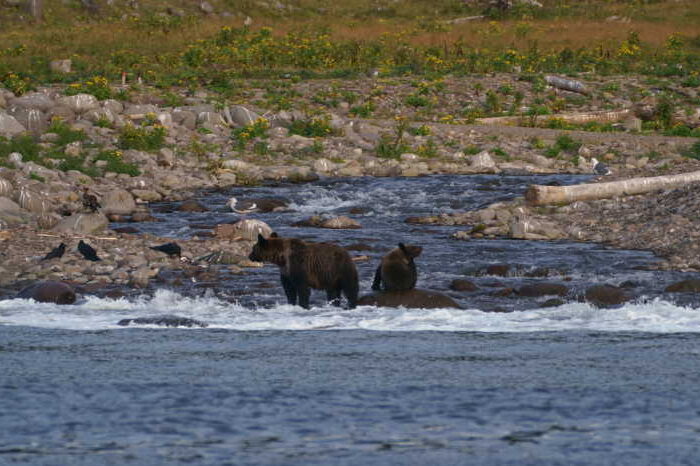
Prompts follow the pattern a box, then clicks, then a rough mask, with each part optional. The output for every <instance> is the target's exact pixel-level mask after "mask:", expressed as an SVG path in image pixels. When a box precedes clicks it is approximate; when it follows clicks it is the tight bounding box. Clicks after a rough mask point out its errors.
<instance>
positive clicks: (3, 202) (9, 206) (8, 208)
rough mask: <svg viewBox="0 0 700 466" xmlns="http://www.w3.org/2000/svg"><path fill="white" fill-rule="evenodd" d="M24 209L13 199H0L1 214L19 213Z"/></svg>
mask: <svg viewBox="0 0 700 466" xmlns="http://www.w3.org/2000/svg"><path fill="white" fill-rule="evenodd" d="M20 210H22V208H21V207H20V206H19V205H18V204H17V203H16V202H14V201H13V200H12V199H8V198H6V197H0V212H19V211H20Z"/></svg>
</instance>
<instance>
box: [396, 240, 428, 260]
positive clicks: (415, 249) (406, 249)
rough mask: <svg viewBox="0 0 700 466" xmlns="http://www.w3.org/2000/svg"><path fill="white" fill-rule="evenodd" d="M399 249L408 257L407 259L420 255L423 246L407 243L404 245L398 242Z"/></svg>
mask: <svg viewBox="0 0 700 466" xmlns="http://www.w3.org/2000/svg"><path fill="white" fill-rule="evenodd" d="M399 249H401V251H402V252H403V253H404V254H405V255H406V257H408V258H409V259H413V258H415V257H418V256H420V253H421V252H423V247H422V246H416V245H414V244H409V245H408V246H406V245H405V244H403V243H399Z"/></svg>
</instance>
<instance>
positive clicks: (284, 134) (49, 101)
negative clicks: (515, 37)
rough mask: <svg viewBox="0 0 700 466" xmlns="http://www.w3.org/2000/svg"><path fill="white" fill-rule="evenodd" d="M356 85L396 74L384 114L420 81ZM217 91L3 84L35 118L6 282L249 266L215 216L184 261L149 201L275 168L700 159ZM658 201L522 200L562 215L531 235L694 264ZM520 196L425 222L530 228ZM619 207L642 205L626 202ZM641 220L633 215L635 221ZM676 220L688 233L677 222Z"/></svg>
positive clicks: (343, 172)
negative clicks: (103, 96) (549, 203)
mask: <svg viewBox="0 0 700 466" xmlns="http://www.w3.org/2000/svg"><path fill="white" fill-rule="evenodd" d="M504 79H507V77H503V76H501V77H499V78H498V79H494V80H492V82H491V85H493V86H497V85H500V86H502V85H503V81H504ZM346 85H350V86H351V87H353V89H355V91H356V92H360V91H363V92H364V91H367V92H372V89H375V90H376V88H377V87H378V86H380V87H382V88H383V90H382V95H383V96H386V97H385V98H383V99H378V100H380V101H381V102H382V104H381V105H380V108H382V109H383V110H382V111H380V112H378V113H383V114H387V115H388V114H389V113H390V110H389V105H390V103H391V102H392V98H391V96H392V93H396V94H401V93H403V94H406V92H407V90H410V89H411V87H412V84H410V82H408V81H403V82H402V81H400V80H392V82H377V81H375V80H363V81H359V82H355V83H352V84H346ZM472 85H473V84H472ZM589 85H591V86H592V87H593V88H595V86H596V84H595V83H590V84H589ZM599 85H600V86H602V83H601V84H599ZM323 86H327V87H323ZM334 86H337V84H333V83H326V84H324V83H313V84H311V85H305V84H304V83H302V84H300V85H299V87H298V88H297V89H301V90H303V92H302V95H303V96H304V98H308V97H309V95H310V94H309V93H316V95H318V94H319V93H320V92H322V91H323V90H324V89H327V88H335V89H336V94H337V95H342V93H341V92H340V91H338V90H337V87H334ZM464 89H465V87H464V85H462V87H459V83H457V81H456V80H454V81H449V82H448V83H447V91H445V95H446V96H448V97H449V96H450V95H451V96H452V97H455V98H457V97H459V96H462V97H463V98H469V97H471V98H474V96H473V95H466V94H464V92H466V91H465V90H464ZM523 89H524V90H526V89H525V87H523ZM460 92H461V93H460ZM565 94H567V93H565ZM568 94H570V93H568ZM256 95H258V94H257V93H255V92H252V96H256ZM214 97H215V96H212V95H208V94H207V93H203V92H202V93H198V94H195V95H189V96H187V95H183V96H182V97H181V99H180V101H179V103H180V105H169V102H167V101H166V100H164V99H163V97H161V96H158V95H157V94H155V93H153V92H151V91H147V90H142V91H140V92H132V93H130V94H129V98H128V100H125V101H117V100H110V99H107V100H103V101H100V100H97V99H96V98H95V97H94V96H92V95H89V94H77V95H73V96H66V95H65V94H64V93H63V90H62V89H59V88H45V89H40V90H38V91H37V92H34V93H29V94H25V95H23V96H14V95H13V94H11V93H10V92H9V91H2V92H1V98H0V114H1V115H2V127H0V130H2V134H3V135H4V136H5V137H7V138H9V139H8V141H13V142H15V141H22V139H21V138H22V134H27V132H28V134H30V135H31V140H30V139H27V140H24V141H25V142H24V146H22V145H21V144H17V145H16V146H13V147H16V148H17V149H18V150H17V151H14V152H12V153H9V154H6V156H5V158H4V161H3V165H4V166H3V167H1V168H0V196H2V204H1V205H0V223H1V224H2V231H0V256H1V257H2V265H1V266H0V286H2V287H3V290H4V293H5V294H11V293H13V292H14V291H16V290H17V289H18V288H19V287H20V286H21V285H22V284H26V283H28V282H32V281H35V280H42V279H60V280H69V281H72V282H74V283H76V284H79V285H82V286H87V287H88V288H87V289H100V288H102V289H108V288H109V287H110V286H112V285H115V286H127V287H133V288H135V289H138V288H143V287H145V286H147V284H148V283H149V281H150V280H158V277H159V276H161V272H162V271H164V270H177V271H180V272H181V273H182V274H184V276H185V277H189V278H191V276H192V274H197V273H202V270H203V269H205V268H206V267H207V264H206V261H200V262H199V263H198V262H197V259H199V258H203V257H205V256H207V255H208V254H210V253H212V252H218V251H227V252H228V253H229V255H228V258H227V262H226V265H227V266H228V267H229V268H230V270H229V272H230V273H240V269H239V268H240V267H247V266H250V265H252V264H249V263H248V261H247V259H246V256H247V251H248V250H249V249H250V246H251V243H250V241H249V240H246V239H245V238H242V237H240V235H235V234H232V232H231V230H230V229H227V228H226V227H221V228H219V229H218V230H216V229H213V228H211V229H209V230H208V231H207V233H202V235H201V236H199V237H196V238H193V239H189V240H184V241H182V244H181V245H182V247H183V250H184V251H186V252H185V258H184V260H180V259H171V258H169V257H168V256H166V255H165V254H162V253H160V252H157V251H153V250H151V249H149V248H150V247H152V246H156V245H158V244H162V243H164V242H167V241H168V240H169V238H167V237H157V236H149V235H143V234H141V232H140V229H139V224H140V223H142V222H152V221H154V220H156V219H155V218H154V217H153V215H151V212H150V209H149V203H153V202H158V201H172V202H173V203H174V204H173V209H182V210H183V211H187V210H188V209H191V208H194V209H197V208H198V207H197V205H196V203H195V204H194V205H193V204H192V203H191V202H187V201H188V200H191V198H192V197H193V196H194V194H195V193H197V192H200V191H201V190H215V191H216V190H220V191H221V190H224V191H225V190H227V189H230V188H232V187H240V186H255V185H258V184H260V183H264V182H291V183H305V182H309V181H313V180H318V179H319V178H325V177H358V176H373V177H385V176H404V177H415V176H424V175H436V174H464V175H468V174H504V175H526V174H544V173H573V174H587V173H591V169H592V166H591V163H592V159H593V158H594V157H595V158H598V159H599V160H604V161H605V162H606V163H607V164H608V165H609V166H610V167H611V169H612V170H613V173H614V175H613V176H614V177H616V178H621V177H626V176H637V175H640V174H644V175H645V176H652V175H654V174H668V173H673V172H678V171H688V170H695V169H697V166H698V163H697V162H696V161H694V160H691V159H688V158H686V157H683V156H682V155H681V153H682V152H683V151H684V150H686V149H687V148H688V146H689V145H690V144H691V143H692V142H693V140H692V139H689V138H679V137H666V136H660V135H639V134H634V133H615V134H611V133H591V132H582V131H561V130H553V129H545V128H525V127H498V126H489V125H478V124H470V125H465V124H444V123H440V120H441V118H439V117H438V116H437V114H433V115H431V114H425V113H420V112H418V113H410V114H400V115H399V117H397V118H392V119H387V118H384V119H382V118H374V119H366V118H359V116H358V114H357V113H353V112H351V111H350V104H348V102H343V101H339V102H337V103H336V104H335V107H334V108H333V109H332V110H330V111H329V110H328V109H327V108H326V112H324V113H323V114H319V113H318V111H317V109H316V110H312V109H310V108H308V107H302V108H304V109H305V111H302V110H281V111H276V112H270V111H266V110H265V109H264V108H261V107H260V106H259V101H256V100H255V99H251V102H250V103H246V105H223V106H222V105H221V104H217V103H215V102H214V100H215V99H214ZM565 97H566V96H565ZM441 98H442V94H441ZM528 98H529V97H528ZM526 100H527V99H526ZM452 101H454V99H452V100H450V102H452ZM255 102H258V103H257V104H255ZM571 102H575V99H573V98H572V99H571ZM617 102H618V103H619V104H620V105H627V106H629V107H632V103H631V101H629V102H627V103H624V99H622V98H620V99H618V101H617ZM400 105H405V104H400ZM572 105H573V104H572ZM572 109H573V108H569V109H568V110H572ZM393 110H394V111H396V110H397V108H394V109H393ZM399 110H400V109H399ZM585 110H586V111H589V112H591V111H598V110H600V106H599V104H595V103H591V102H587V104H586V106H585ZM399 113H400V112H399ZM453 123H454V122H453ZM157 136H162V140H160V141H156V142H159V143H158V144H155V145H154V144H152V145H150V146H149V145H148V144H145V143H147V142H153V140H154V139H157ZM134 141H136V142H139V141H140V142H141V143H144V144H145V145H143V144H142V145H141V146H139V144H134ZM22 150H23V151H24V153H22ZM67 164H69V165H67ZM70 164H72V165H70ZM84 188H88V192H91V193H94V194H96V196H97V198H98V199H99V201H100V202H101V205H102V207H101V209H100V210H99V212H96V213H91V212H89V211H88V210H86V209H85V207H84V206H83V205H82V202H81V195H82V191H83V189H84ZM686 191H687V192H686V194H678V193H676V194H673V193H667V194H666V196H667V197H668V202H672V199H675V197H678V196H683V195H687V196H694V194H693V191H692V190H691V191H688V190H686ZM674 196H675V197H674ZM656 200H657V196H655V195H648V196H638V197H634V198H626V199H623V200H621V201H598V202H597V203H588V204H587V205H585V206H584V205H583V204H581V205H577V206H565V207H558V208H552V209H542V208H540V209H529V210H521V211H519V214H518V215H520V216H523V215H527V217H528V221H530V222H531V223H532V221H539V222H540V223H546V222H550V223H552V224H553V228H550V231H554V230H561V231H560V232H557V234H556V235H555V236H552V234H551V233H546V232H545V233H544V234H541V233H542V232H539V233H538V232H536V231H530V232H529V236H528V239H542V238H549V239H562V238H567V239H574V240H583V241H596V242H606V243H610V244H613V245H615V246H617V247H623V248H638V247H643V248H644V249H652V250H653V251H654V252H655V253H657V254H659V255H661V256H662V257H664V258H666V259H667V262H666V264H665V265H664V267H667V268H676V269H693V268H696V264H700V259H698V260H696V259H695V254H696V253H695V252H693V251H695V250H696V249H695V247H694V246H693V245H692V243H690V244H689V246H688V247H686V249H683V247H684V246H683V244H688V241H687V240H688V238H692V237H693V236H692V232H693V229H694V228H693V227H694V226H695V223H694V222H695V221H694V220H693V219H692V217H690V216H684V215H682V214H676V215H673V216H669V215H667V216H663V217H662V216H660V215H659V214H660V212H659V211H658V209H659V208H661V207H660V204H659V203H657V202H656ZM664 205H665V204H664ZM517 208H521V209H525V208H526V207H524V206H522V205H521V204H518V201H516V203H515V204H511V205H509V206H507V207H506V208H504V209H502V210H503V211H505V210H509V211H510V213H509V214H508V215H499V214H498V212H497V211H498V209H495V210H494V209H491V210H492V211H494V212H496V213H495V214H493V218H491V217H490V216H491V213H490V212H489V213H485V214H484V213H483V212H482V213H474V212H471V213H464V214H455V213H451V214H449V215H446V216H445V215H443V216H438V218H437V220H435V221H426V222H425V223H441V222H442V223H444V224H460V223H464V224H469V225H470V227H471V228H472V230H470V231H469V232H467V234H466V236H473V235H477V237H483V236H486V237H489V236H506V237H515V238H517V237H518V235H517V232H516V234H513V231H511V230H512V228H510V225H511V224H512V223H513V222H512V219H513V218H514V216H517V215H514V212H515V211H514V209H517ZM617 209H620V212H624V211H629V212H630V213H629V215H621V214H620V215H617V214H615V212H617ZM655 209H656V210H655ZM221 213H222V220H225V221H222V222H220V223H222V224H223V223H229V224H230V223H233V222H235V221H236V220H239V219H240V218H239V216H232V214H231V212H230V209H229V210H227V209H225V208H222V210H221ZM455 219H457V220H455ZM484 219H486V220H484ZM491 220H496V221H497V222H496V223H494V222H491ZM110 222H119V223H120V224H124V223H129V226H130V227H124V226H122V227H121V228H119V229H118V230H116V231H115V230H110V229H109V223H110ZM489 222H491V223H493V225H490V224H489ZM499 222H500V223H499ZM217 223H218V222H217ZM131 225H133V226H131ZM482 225H483V226H482ZM505 225H508V228H504V226H505ZM557 225H558V227H557ZM630 225H631V226H633V227H631V228H628V226H630ZM634 225H637V226H634ZM643 225H647V227H645V228H642V226H643ZM210 226H211V227H215V226H216V225H210ZM490 227H498V228H496V229H493V228H492V229H490V230H489V228H490ZM671 228H675V229H676V231H681V232H683V233H682V234H680V235H677V236H676V235H669V234H666V233H667V232H668V230H669V229H671ZM474 229H476V230H474ZM205 230H206V229H205ZM516 230H517V228H516ZM641 230H644V231H643V232H642V231H641ZM696 230H697V229H696ZM212 232H213V233H212ZM686 233H687V234H686ZM462 236H463V237H466V236H465V235H462ZM674 238H676V239H677V240H678V241H677V242H676V243H673V242H672V240H674ZM79 239H84V240H85V241H87V242H89V243H90V244H92V245H93V246H94V247H96V249H97V250H98V251H99V255H100V257H101V259H102V261H101V262H99V263H88V262H87V261H85V260H83V259H82V258H81V257H80V256H79V255H78V254H77V253H76V252H75V246H76V243H77V242H78V241H79ZM674 241H675V240H674ZM61 242H65V243H66V244H67V246H68V250H69V253H67V254H66V255H65V256H64V257H63V258H61V259H58V260H56V259H54V260H51V261H48V262H42V261H41V258H42V257H43V256H44V255H45V254H46V253H48V252H49V251H50V250H51V249H52V248H54V247H56V246H57V245H58V244H59V243H61ZM188 274H189V275H188ZM105 292H106V291H105Z"/></svg>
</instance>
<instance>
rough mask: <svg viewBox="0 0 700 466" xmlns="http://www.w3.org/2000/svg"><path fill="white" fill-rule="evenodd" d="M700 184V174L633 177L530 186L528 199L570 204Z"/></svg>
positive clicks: (528, 200)
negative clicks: (565, 184) (605, 180)
mask: <svg viewBox="0 0 700 466" xmlns="http://www.w3.org/2000/svg"><path fill="white" fill-rule="evenodd" d="M699 181H700V171H695V172H690V173H681V174H678V175H665V176H653V177H646V178H631V179H629V180H620V181H610V182H607V183H589V184H578V185H573V186H541V185H536V184H533V185H530V187H528V188H527V191H525V200H526V201H527V202H528V203H529V204H531V205H547V204H569V203H571V202H576V201H591V200H595V199H609V198H613V197H621V196H631V195H634V194H644V193H649V192H652V191H656V190H659V189H674V188H679V187H681V186H684V185H687V184H690V183H697V182H699Z"/></svg>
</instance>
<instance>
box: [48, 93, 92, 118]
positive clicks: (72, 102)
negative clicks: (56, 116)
mask: <svg viewBox="0 0 700 466" xmlns="http://www.w3.org/2000/svg"><path fill="white" fill-rule="evenodd" d="M58 104H59V105H63V106H65V107H68V108H70V109H71V110H73V111H74V112H75V113H78V114H82V113H85V112H87V111H88V110H94V109H96V108H99V107H100V103H99V102H98V101H97V98H96V97H95V96H94V95H91V94H76V95H70V96H66V97H61V98H60V99H58Z"/></svg>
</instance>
